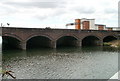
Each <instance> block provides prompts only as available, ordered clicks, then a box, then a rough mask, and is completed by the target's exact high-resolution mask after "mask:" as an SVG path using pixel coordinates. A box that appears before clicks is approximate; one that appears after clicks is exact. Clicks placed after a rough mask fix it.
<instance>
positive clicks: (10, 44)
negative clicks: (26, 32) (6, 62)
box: [2, 36, 20, 50]
mask: <svg viewBox="0 0 120 81" xmlns="http://www.w3.org/2000/svg"><path fill="white" fill-rule="evenodd" d="M2 40H3V42H2V49H3V50H6V49H20V40H18V39H16V38H14V37H10V36H3V37H2Z"/></svg>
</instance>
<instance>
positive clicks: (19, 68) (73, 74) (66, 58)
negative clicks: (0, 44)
mask: <svg viewBox="0 0 120 81" xmlns="http://www.w3.org/2000/svg"><path fill="white" fill-rule="evenodd" d="M2 57H3V58H2V60H3V69H6V70H11V71H14V72H15V73H14V74H13V75H14V76H16V78H17V79H109V78H110V77H111V76H113V75H114V74H115V73H116V72H117V71H118V49H116V48H111V47H82V48H77V47H62V48H57V49H50V48H40V49H29V50H27V51H21V50H3V52H2ZM4 78H11V77H4Z"/></svg>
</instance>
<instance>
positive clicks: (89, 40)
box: [81, 35, 102, 46]
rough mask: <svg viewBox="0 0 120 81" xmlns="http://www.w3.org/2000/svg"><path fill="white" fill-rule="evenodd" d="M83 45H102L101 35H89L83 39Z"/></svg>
mask: <svg viewBox="0 0 120 81" xmlns="http://www.w3.org/2000/svg"><path fill="white" fill-rule="evenodd" d="M81 45H82V46H101V45H102V40H101V37H99V36H97V35H87V36H84V37H83V38H82V39H81Z"/></svg>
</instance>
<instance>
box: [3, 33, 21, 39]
mask: <svg viewBox="0 0 120 81" xmlns="http://www.w3.org/2000/svg"><path fill="white" fill-rule="evenodd" d="M2 36H3V37H4V36H6V37H7V36H8V37H12V38H15V39H17V40H19V41H22V39H21V38H20V37H19V36H17V35H15V34H10V33H5V34H3V35H2Z"/></svg>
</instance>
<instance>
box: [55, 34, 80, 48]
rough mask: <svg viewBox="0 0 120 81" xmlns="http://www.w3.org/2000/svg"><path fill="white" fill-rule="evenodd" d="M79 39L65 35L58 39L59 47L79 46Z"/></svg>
mask: <svg viewBox="0 0 120 81" xmlns="http://www.w3.org/2000/svg"><path fill="white" fill-rule="evenodd" d="M77 42H78V40H77V39H76V38H75V37H72V36H63V37H61V38H59V39H58V40H57V44H56V45H57V47H72V46H78V45H77Z"/></svg>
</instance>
